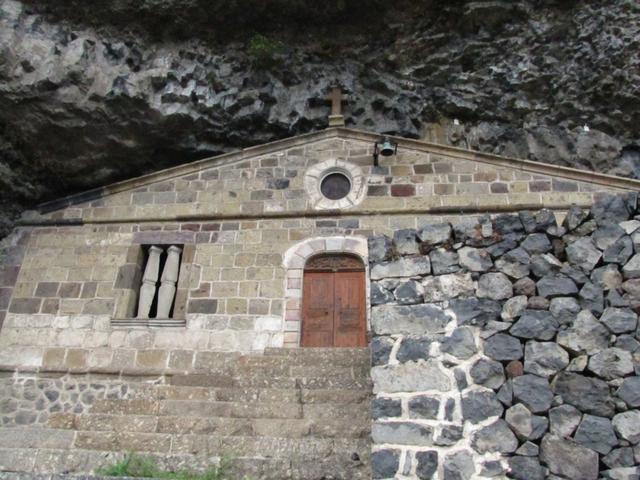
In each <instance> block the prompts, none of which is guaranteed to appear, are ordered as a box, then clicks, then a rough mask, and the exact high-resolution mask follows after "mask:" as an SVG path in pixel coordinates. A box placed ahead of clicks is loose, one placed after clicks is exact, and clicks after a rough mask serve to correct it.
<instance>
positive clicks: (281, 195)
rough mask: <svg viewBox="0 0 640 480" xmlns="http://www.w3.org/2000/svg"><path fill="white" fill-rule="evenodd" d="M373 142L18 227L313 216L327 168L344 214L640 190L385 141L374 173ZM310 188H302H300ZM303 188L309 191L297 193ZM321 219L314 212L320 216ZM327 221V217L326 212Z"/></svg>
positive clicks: (147, 184) (215, 163)
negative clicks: (338, 165)
mask: <svg viewBox="0 0 640 480" xmlns="http://www.w3.org/2000/svg"><path fill="white" fill-rule="evenodd" d="M379 138H380V136H379V135H377V134H374V133H370V132H363V131H358V130H352V129H347V128H331V129H327V130H323V131H320V132H315V133H310V134H304V135H299V136H296V137H293V138H289V139H285V140H279V141H275V142H271V143H268V144H264V145H260V146H256V147H250V148H247V149H244V150H241V151H238V152H232V153H228V154H224V155H220V156H217V157H213V158H207V159H203V160H199V161H196V162H192V163H189V164H185V165H181V166H177V167H173V168H169V169H166V170H163V171H159V172H155V173H152V174H149V175H145V176H142V177H138V178H135V179H131V180H126V181H123V182H119V183H115V184H112V185H109V186H106V187H102V188H98V189H95V190H91V191H88V192H85V193H81V194H77V195H71V196H69V197H65V198H62V199H59V200H56V201H53V202H48V203H46V204H43V205H41V206H40V209H39V211H40V214H39V215H34V216H31V217H27V218H25V219H24V220H23V223H26V224H40V223H58V222H61V221H66V222H74V221H75V222H79V223H84V222H108V221H129V220H136V219H140V220H145V221H149V220H153V219H155V220H158V221H160V220H171V219H177V220H180V219H183V220H184V219H189V218H204V217H251V216H260V215H265V214H271V215H285V214H287V212H289V213H291V212H298V213H299V212H303V211H309V210H311V211H313V210H314V206H313V205H312V204H310V203H308V202H307V201H306V197H307V196H308V194H309V192H308V189H309V186H308V184H307V185H306V186H305V182H304V175H305V172H307V171H308V170H309V169H310V167H312V166H313V165H317V164H320V163H322V162H326V161H328V160H330V159H338V160H340V161H344V162H347V163H349V164H354V165H356V166H357V168H359V169H360V170H362V172H363V178H364V179H365V180H364V181H365V183H366V185H365V188H367V189H368V191H367V194H366V198H365V199H364V201H363V202H362V203H361V204H360V205H359V206H358V207H352V206H350V207H351V208H348V209H346V210H345V212H343V213H351V214H357V213H358V211H365V210H366V211H372V210H380V211H386V212H393V211H396V212H398V213H399V212H403V211H404V212H406V213H410V212H412V211H415V212H416V213H429V212H433V213H438V212H445V211H452V209H460V211H463V210H464V211H473V210H476V211H479V210H487V211H491V210H508V209H509V208H514V209H515V208H540V207H543V206H547V207H553V208H563V207H568V206H569V205H571V204H579V205H585V206H587V205H589V204H590V203H591V202H592V200H593V198H594V195H595V194H597V193H598V192H625V191H637V190H638V189H639V187H640V181H638V180H634V179H628V178H622V177H615V176H611V175H605V174H601V173H595V172H589V171H584V170H577V169H573V168H567V167H560V166H555V165H549V164H544V163H538V162H532V161H528V160H521V159H514V158H508V157H502V156H498V155H492V154H485V153H481V152H477V151H472V150H465V149H461V148H456V147H451V146H447V145H439V144H433V143H428V142H423V141H419V140H412V139H405V138H399V137H392V139H393V140H394V141H396V142H398V155H397V156H393V157H386V158H382V157H381V162H380V164H381V167H379V168H373V167H372V163H373V160H372V151H373V144H374V142H376V141H377V140H379ZM307 183H308V182H307ZM305 188H306V189H307V191H305ZM320 213H321V212H318V214H320ZM334 213H335V212H334Z"/></svg>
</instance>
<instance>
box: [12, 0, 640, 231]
mask: <svg viewBox="0 0 640 480" xmlns="http://www.w3.org/2000/svg"><path fill="white" fill-rule="evenodd" d="M446 3H447V4H446V6H443V2H435V1H428V0H421V1H418V2H415V1H413V2H410V1H407V2H404V3H403V2H399V3H393V4H392V3H391V2H383V1H381V0H365V1H359V2H358V1H355V0H343V1H341V2H325V3H323V4H322V5H313V4H311V2H307V1H300V2H294V3H292V2H286V1H284V0H279V1H278V0H274V1H271V2H265V1H264V0H237V1H235V2H219V1H213V2H210V1H209V2H207V1H204V0H141V1H137V2H126V1H124V0H105V1H104V2H97V3H96V2H83V1H81V0H56V1H54V0H28V1H27V0H25V1H23V2H19V1H15V0H0V172H1V173H2V175H0V186H1V187H2V188H1V192H2V193H1V196H0V205H2V207H3V208H2V214H1V215H0V222H1V224H2V230H3V232H2V233H6V231H7V229H9V228H11V225H12V222H13V221H14V219H15V217H16V216H17V215H18V214H19V213H20V212H21V211H22V210H23V209H24V208H29V207H31V206H33V205H34V204H35V203H36V202H38V201H42V200H47V199H51V198H55V197H57V196H61V195H65V194H68V193H73V192H76V191H79V190H83V189H87V188H91V187H95V186H99V185H102V184H106V183H109V182H113V181H116V180H119V179H123V178H128V177H132V176H135V175H139V174H141V173H145V172H149V171H153V170H157V169H161V168H164V167H167V166H170V165H175V164H178V163H184V162H189V161H191V160H194V159H196V158H202V157H205V156H209V155H212V154H216V153H221V152H224V151H229V150H233V149H237V148H240V147H244V146H249V145H254V144H259V143H263V142H266V141H269V140H273V139H277V138H283V137H288V136H292V135H295V134H298V133H303V132H308V131H312V130H317V129H322V128H325V127H326V121H327V120H326V119H327V114H328V105H327V104H326V102H324V101H323V100H322V98H323V97H324V95H326V93H327V91H328V90H329V88H330V87H331V86H332V85H334V84H339V85H341V86H342V87H343V88H344V89H345V90H346V91H347V92H348V94H349V102H348V104H347V107H346V122H347V125H348V126H354V127H357V128H362V129H366V130H372V131H378V132H381V133H382V132H386V133H394V134H398V135H403V136H408V137H414V138H427V139H431V140H435V141H439V142H446V143H451V144H454V145H458V146H464V147H468V148H474V149H479V150H482V151H487V152H493V153H499V154H504V155H510V156H517V157H522V158H529V159H532V160H536V161H541V162H547V163H553V164H558V165H569V166H574V167H579V168H584V169H590V170H596V171H601V172H607V173H613V174H617V175H625V176H632V177H640V131H639V130H638V128H637V125H638V124H639V123H640V96H639V95H638V88H639V87H638V86H639V85H640V53H639V52H640V5H638V4H637V2H635V1H634V0H611V1H606V0H605V1H585V2H573V1H548V0H547V1H545V0H528V1H520V2H507V1H475V2H465V1H460V0H459V1H454V2H446ZM456 119H457V120H458V121H457V122H454V120H456ZM584 125H587V126H588V128H586V129H585V128H584V127H583V126H584Z"/></svg>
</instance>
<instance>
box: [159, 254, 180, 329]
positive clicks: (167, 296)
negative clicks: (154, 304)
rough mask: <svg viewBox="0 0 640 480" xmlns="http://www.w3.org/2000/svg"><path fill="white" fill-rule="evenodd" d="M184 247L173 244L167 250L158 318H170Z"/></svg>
mask: <svg viewBox="0 0 640 480" xmlns="http://www.w3.org/2000/svg"><path fill="white" fill-rule="evenodd" d="M181 252H182V249H181V248H179V247H176V246H175V245H172V246H170V247H169V249H168V250H167V261H166V262H165V264H164V270H163V271H162V278H161V280H160V281H161V282H162V283H161V284H160V291H159V292H158V314H157V315H156V318H169V313H170V312H171V305H172V304H173V298H174V297H175V295H176V283H177V282H178V271H179V269H180V253H181Z"/></svg>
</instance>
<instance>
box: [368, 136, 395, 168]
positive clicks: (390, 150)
mask: <svg viewBox="0 0 640 480" xmlns="http://www.w3.org/2000/svg"><path fill="white" fill-rule="evenodd" d="M396 153H398V144H397V143H396V142H392V141H391V139H390V138H389V137H382V141H380V142H376V143H375V145H374V146H373V166H374V167H377V166H378V157H379V156H380V155H382V156H383V157H390V156H391V155H395V154H396Z"/></svg>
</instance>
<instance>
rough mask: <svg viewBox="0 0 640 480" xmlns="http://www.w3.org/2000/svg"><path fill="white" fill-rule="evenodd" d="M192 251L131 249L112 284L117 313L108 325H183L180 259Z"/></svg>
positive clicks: (151, 247)
mask: <svg viewBox="0 0 640 480" xmlns="http://www.w3.org/2000/svg"><path fill="white" fill-rule="evenodd" d="M189 247H191V246H187V248H189ZM192 250H193V249H192V248H191V249H189V252H186V249H185V246H184V245H177V244H161V243H158V244H153V245H134V246H132V247H131V248H130V249H129V252H128V254H127V263H126V264H125V265H123V266H121V267H120V269H119V271H118V277H117V279H116V282H115V285H114V288H115V289H116V295H117V307H116V310H117V311H116V316H115V319H113V320H112V322H111V323H112V325H117V326H184V324H185V320H184V318H185V317H184V307H185V305H184V303H185V301H186V296H185V293H186V292H185V290H184V287H182V289H181V288H180V284H179V282H180V275H181V274H182V275H185V272H184V268H185V267H184V265H182V263H183V260H184V258H186V257H189V258H191V257H192V256H193V252H192ZM185 253H188V255H185ZM187 276H188V275H187ZM184 281H185V279H183V280H182V283H184Z"/></svg>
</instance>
